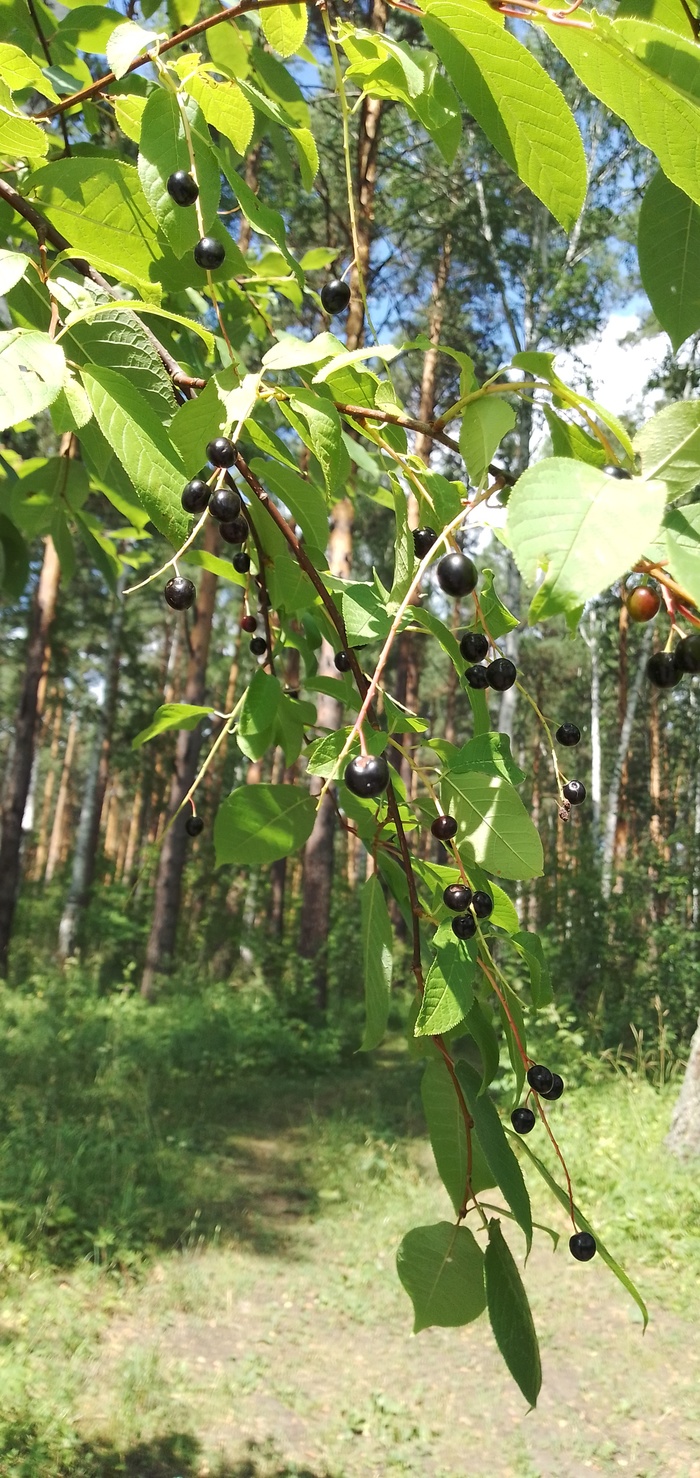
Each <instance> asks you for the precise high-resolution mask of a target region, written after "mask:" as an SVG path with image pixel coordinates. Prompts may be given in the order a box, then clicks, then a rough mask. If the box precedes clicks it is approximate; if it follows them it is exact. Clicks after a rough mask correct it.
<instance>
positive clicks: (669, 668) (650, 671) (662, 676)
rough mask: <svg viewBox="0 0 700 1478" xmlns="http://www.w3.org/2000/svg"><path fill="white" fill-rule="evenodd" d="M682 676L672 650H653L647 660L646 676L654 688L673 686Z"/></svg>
mask: <svg viewBox="0 0 700 1478" xmlns="http://www.w3.org/2000/svg"><path fill="white" fill-rule="evenodd" d="M682 676H683V673H682V670H681V668H680V667H679V666H678V663H677V662H676V658H675V656H674V653H673V652H654V655H653V657H650V658H649V661H648V662H647V677H648V679H649V682H650V683H653V684H654V687H655V688H675V686H676V683H679V682H680V680H681V678H682Z"/></svg>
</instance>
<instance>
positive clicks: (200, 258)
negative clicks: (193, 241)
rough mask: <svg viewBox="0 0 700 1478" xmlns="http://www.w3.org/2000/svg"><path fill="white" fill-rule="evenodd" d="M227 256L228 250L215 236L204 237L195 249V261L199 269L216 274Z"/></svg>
mask: <svg viewBox="0 0 700 1478" xmlns="http://www.w3.org/2000/svg"><path fill="white" fill-rule="evenodd" d="M225 256H226V248H225V246H222V244H221V242H220V241H217V240H216V237H215V236H203V237H202V239H201V241H198V242H197V245H196V247H195V249H194V259H195V262H196V263H197V266H198V267H204V269H205V271H207V272H214V271H215V270H216V268H217V267H220V266H221V263H222V262H223V260H224V257H225Z"/></svg>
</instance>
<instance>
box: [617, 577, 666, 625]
mask: <svg viewBox="0 0 700 1478" xmlns="http://www.w3.org/2000/svg"><path fill="white" fill-rule="evenodd" d="M625 605H626V606H627V609H628V611H629V614H630V620H631V621H636V622H637V624H638V625H642V624H643V622H645V621H653V619H654V617H655V616H656V615H658V611H659V607H660V605H661V596H660V595H659V593H658V591H657V590H652V587H651V585H637V586H635V588H634V590H630V591H629V593H628V594H627V595H626V596H625Z"/></svg>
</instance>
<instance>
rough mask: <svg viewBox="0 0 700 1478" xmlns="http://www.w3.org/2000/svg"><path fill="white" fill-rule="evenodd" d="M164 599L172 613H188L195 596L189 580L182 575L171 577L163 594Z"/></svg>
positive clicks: (195, 592)
mask: <svg viewBox="0 0 700 1478" xmlns="http://www.w3.org/2000/svg"><path fill="white" fill-rule="evenodd" d="M163 594H164V596H165V599H166V601H167V603H168V605H169V606H170V608H171V610H173V611H188V610H189V608H190V606H191V605H192V604H193V602H194V598H195V596H196V594H197V591H196V590H195V587H194V585H193V583H192V581H191V580H186V579H185V577H184V575H173V578H172V580H168V583H167V585H166V587H165V590H164V592H163Z"/></svg>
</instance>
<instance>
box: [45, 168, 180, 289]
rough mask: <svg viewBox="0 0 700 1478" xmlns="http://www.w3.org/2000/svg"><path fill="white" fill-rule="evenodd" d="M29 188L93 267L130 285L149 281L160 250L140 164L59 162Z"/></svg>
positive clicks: (53, 222)
mask: <svg viewBox="0 0 700 1478" xmlns="http://www.w3.org/2000/svg"><path fill="white" fill-rule="evenodd" d="M30 186H31V192H32V195H33V197H34V199H35V200H36V201H37V203H38V205H39V206H40V208H41V210H42V211H43V212H44V214H45V215H47V216H48V218H49V220H50V221H51V224H52V225H53V226H56V227H57V229H58V230H59V231H62V232H63V235H64V236H66V237H67V239H68V241H70V242H71V243H75V244H76V246H79V248H80V251H81V253H83V254H84V255H85V256H86V257H89V259H90V262H91V264H92V265H93V266H94V267H98V268H100V269H102V270H104V271H107V272H113V273H114V275H115V276H116V277H122V278H124V280H125V281H130V282H133V281H139V282H148V281H149V280H150V277H151V269H152V268H153V267H154V266H155V264H156V262H157V261H158V259H159V258H160V256H161V250H160V247H159V246H158V242H157V238H156V220H155V217H154V216H153V215H152V213H151V210H150V209H149V206H148V203H147V201H146V198H145V196H144V193H143V190H142V189H141V185H140V182H139V177H138V173H137V170H136V167H135V165H133V164H126V163H124V162H123V161H122V160H121V159H110V158H105V157H104V156H103V157H102V158H99V159H96V158H94V157H93V156H90V157H89V158H80V157H76V158H73V159H57V160H55V161H54V163H53V164H47V165H45V166H44V168H43V169H39V170H37V171H36V172H35V173H34V174H32V176H31V179H30ZM135 221H137V222H138V230H135V229H134V222H135Z"/></svg>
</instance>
